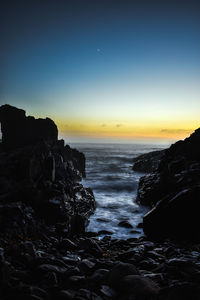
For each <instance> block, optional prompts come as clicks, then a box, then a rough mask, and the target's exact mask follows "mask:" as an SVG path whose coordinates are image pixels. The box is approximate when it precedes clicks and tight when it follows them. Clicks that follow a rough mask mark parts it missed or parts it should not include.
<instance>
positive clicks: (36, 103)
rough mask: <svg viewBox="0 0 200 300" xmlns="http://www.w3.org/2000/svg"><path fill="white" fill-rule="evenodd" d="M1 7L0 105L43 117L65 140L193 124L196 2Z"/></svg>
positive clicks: (196, 114)
mask: <svg viewBox="0 0 200 300" xmlns="http://www.w3.org/2000/svg"><path fill="white" fill-rule="evenodd" d="M161 2H162V3H161ZM3 14H4V19H3V27H2V28H3V32H2V41H3V48H2V50H1V52H2V63H1V65H2V68H1V70H2V71H1V73H2V74H1V75H2V87H1V94H0V102H1V104H3V103H9V104H12V105H15V106H19V107H22V108H24V109H26V110H27V113H28V114H32V115H35V116H41V117H44V116H50V117H51V118H53V119H54V120H55V121H56V122H57V123H58V126H59V129H60V131H61V135H62V136H65V135H66V136H68V137H69V139H70V140H71V141H96V140H98V139H100V140H101V141H102V140H103V141H104V140H113V139H114V140H117V141H120V140H122V139H123V140H126V141H127V140H132V141H133V140H134V141H135V140H141V141H145V140H150V141H151V140H152V141H155V140H156V141H159V140H170V139H178V138H182V137H184V136H186V135H188V134H189V133H190V132H191V131H193V130H194V129H195V128H197V127H199V123H200V122H199V120H200V97H199V95H200V84H199V83H200V24H199V23H200V5H199V4H198V2H196V1H126V0H125V1H109V0H108V1H98V0H96V1H94V0H93V1H87V0H86V1H76V0H75V1H61V0H58V1H24V2H23V1H19V2H18V1H15V2H14V1H13V2H9V1H8V2H7V4H6V5H5V10H4V11H3Z"/></svg>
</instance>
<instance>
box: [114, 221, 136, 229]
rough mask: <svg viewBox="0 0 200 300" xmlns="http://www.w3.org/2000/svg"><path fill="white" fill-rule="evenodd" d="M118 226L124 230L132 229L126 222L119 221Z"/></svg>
mask: <svg viewBox="0 0 200 300" xmlns="http://www.w3.org/2000/svg"><path fill="white" fill-rule="evenodd" d="M118 226H120V227H124V228H133V226H132V225H131V224H130V223H129V222H128V221H121V222H119V224H118Z"/></svg>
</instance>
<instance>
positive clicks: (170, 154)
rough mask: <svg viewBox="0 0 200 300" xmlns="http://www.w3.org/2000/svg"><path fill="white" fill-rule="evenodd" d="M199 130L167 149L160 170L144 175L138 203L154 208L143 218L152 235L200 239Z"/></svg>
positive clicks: (140, 185)
mask: <svg viewBox="0 0 200 300" xmlns="http://www.w3.org/2000/svg"><path fill="white" fill-rule="evenodd" d="M199 153H200V129H197V130H196V131H195V132H194V133H193V134H192V135H191V136H190V137H189V138H186V139H185V140H184V141H179V142H177V143H175V144H173V145H172V146H171V147H170V148H169V149H167V150H166V151H165V155H164V156H163V158H162V159H161V162H160V165H159V169H158V171H157V172H155V173H154V174H150V175H147V176H145V177H143V178H141V180H140V183H139V188H138V199H137V200H138V202H140V203H141V204H145V205H149V206H150V207H153V209H152V210H151V211H150V212H149V213H148V214H147V215H146V216H144V218H143V229H144V232H145V233H146V234H148V235H149V236H151V237H157V238H161V237H173V238H182V239H183V238H184V239H193V240H200V232H199V229H198V228H199V226H200V221H199V217H198V212H199V208H200V201H199V199H200V155H199Z"/></svg>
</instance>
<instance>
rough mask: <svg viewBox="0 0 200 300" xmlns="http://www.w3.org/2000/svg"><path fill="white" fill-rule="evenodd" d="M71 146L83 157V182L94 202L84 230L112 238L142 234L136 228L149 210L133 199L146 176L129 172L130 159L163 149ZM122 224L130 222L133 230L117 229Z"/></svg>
mask: <svg viewBox="0 0 200 300" xmlns="http://www.w3.org/2000/svg"><path fill="white" fill-rule="evenodd" d="M71 147H73V148H76V149H78V150H80V151H81V152H83V153H84V154H85V156H86V179H84V180H83V182H82V183H83V185H84V186H86V187H90V188H92V190H93V193H94V196H95V199H96V202H97V208H96V211H95V213H94V214H93V215H92V216H91V217H90V223H89V226H88V228H87V230H88V231H97V232H99V231H102V230H106V231H109V232H111V233H112V235H111V236H112V238H121V239H126V238H129V237H139V236H141V235H142V234H143V231H142V229H140V228H137V225H138V223H140V222H141V221H142V216H143V215H144V214H145V213H146V212H147V211H148V209H147V208H146V207H143V206H140V205H138V204H137V203H136V201H135V200H136V195H137V187H138V182H139V179H140V177H141V176H143V175H145V174H144V173H139V172H135V171H133V170H132V166H133V158H134V157H136V156H138V155H140V154H143V153H147V152H150V151H154V150H158V149H163V148H164V146H162V145H138V144H129V145H127V144H92V143H91V144H84V143H81V144H71ZM121 221H127V222H129V223H130V224H131V225H132V228H124V227H121V226H119V225H118V224H119V222H121ZM101 236H102V237H103V236H104V234H102V235H100V237H101Z"/></svg>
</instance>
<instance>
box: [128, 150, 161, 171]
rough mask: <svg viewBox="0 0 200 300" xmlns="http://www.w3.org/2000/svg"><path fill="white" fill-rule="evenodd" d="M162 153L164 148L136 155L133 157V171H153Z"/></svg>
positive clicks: (156, 167)
mask: <svg viewBox="0 0 200 300" xmlns="http://www.w3.org/2000/svg"><path fill="white" fill-rule="evenodd" d="M164 154H165V150H158V151H152V152H149V153H145V154H142V155H139V156H137V157H136V158H134V159H133V162H134V164H133V171H136V172H142V173H152V172H155V171H156V170H157V169H158V166H159V164H160V161H161V159H162V158H163V156H164Z"/></svg>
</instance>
